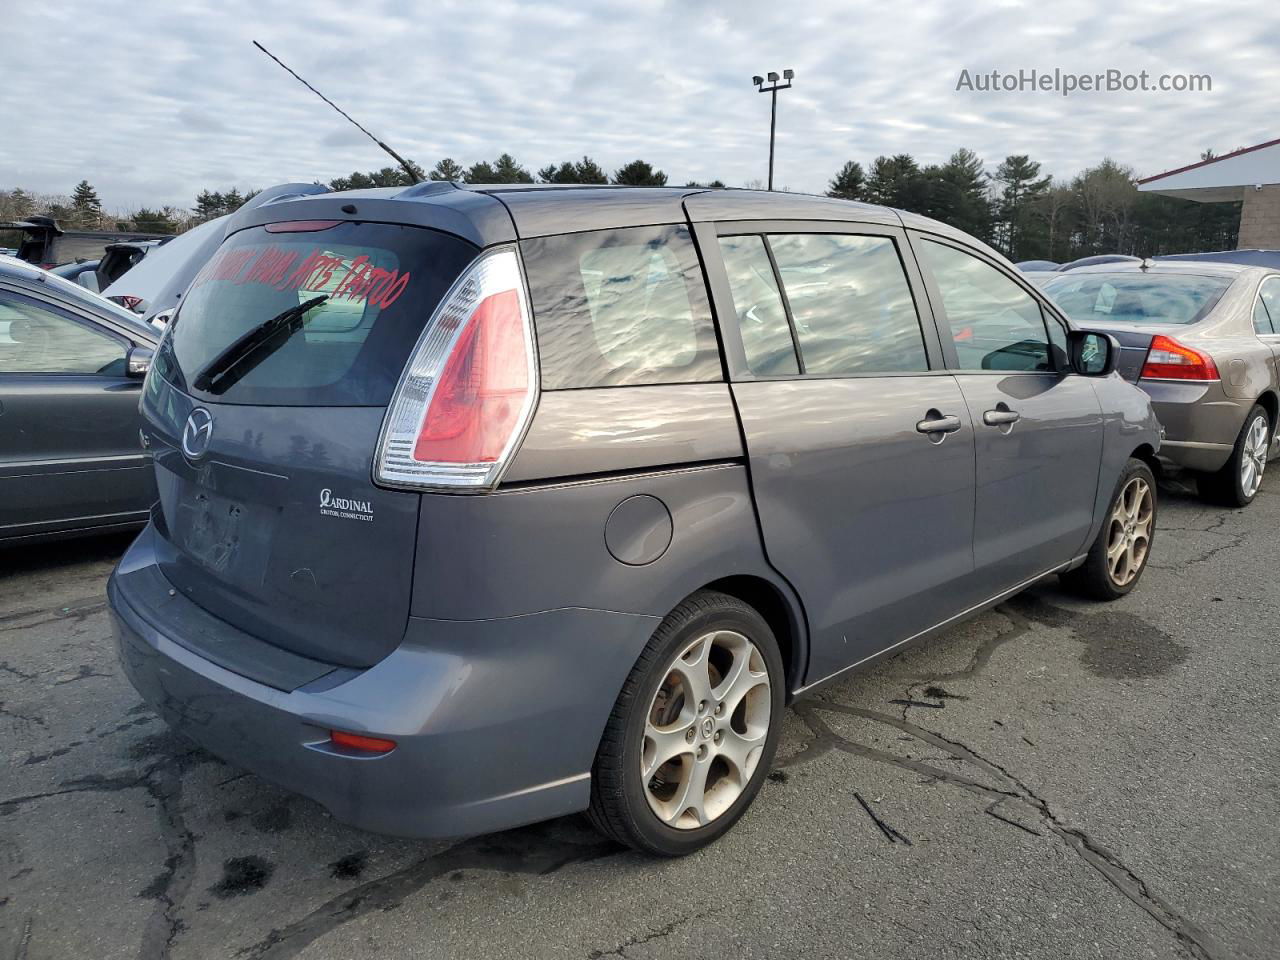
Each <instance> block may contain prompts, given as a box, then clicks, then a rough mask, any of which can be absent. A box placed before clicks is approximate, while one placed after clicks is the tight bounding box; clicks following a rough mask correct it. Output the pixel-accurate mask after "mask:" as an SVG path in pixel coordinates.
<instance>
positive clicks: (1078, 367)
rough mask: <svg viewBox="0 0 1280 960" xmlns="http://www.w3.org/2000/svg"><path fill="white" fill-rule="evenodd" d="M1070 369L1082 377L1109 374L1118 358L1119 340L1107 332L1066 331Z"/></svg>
mask: <svg viewBox="0 0 1280 960" xmlns="http://www.w3.org/2000/svg"><path fill="white" fill-rule="evenodd" d="M1067 350H1068V351H1069V353H1070V356H1071V369H1072V370H1074V371H1075V372H1076V373H1078V374H1080V376H1082V377H1105V376H1109V375H1110V374H1111V372H1112V371H1114V370H1115V368H1116V363H1117V362H1118V361H1119V359H1120V341H1119V340H1117V339H1116V338H1115V337H1113V336H1111V335H1110V334H1109V333H1098V332H1096V331H1093V330H1072V331H1070V332H1068V333H1067Z"/></svg>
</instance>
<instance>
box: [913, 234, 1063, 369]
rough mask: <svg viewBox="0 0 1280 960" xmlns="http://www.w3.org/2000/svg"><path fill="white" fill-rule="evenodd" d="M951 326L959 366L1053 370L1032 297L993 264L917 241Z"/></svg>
mask: <svg viewBox="0 0 1280 960" xmlns="http://www.w3.org/2000/svg"><path fill="white" fill-rule="evenodd" d="M920 249H921V256H922V258H923V259H924V261H925V263H926V264H927V265H928V267H929V270H930V271H931V272H932V273H933V277H934V280H935V282H936V283H937V284H938V291H939V292H940V293H941V294H942V305H943V307H944V309H945V310H946V314H947V322H948V324H949V326H950V327H951V338H952V341H953V342H954V343H955V347H956V356H957V359H958V360H959V368H958V369H960V370H1017V371H1040V370H1052V369H1053V361H1052V360H1051V359H1050V354H1049V335H1048V333H1047V332H1046V330H1045V325H1044V316H1043V315H1042V314H1041V312H1040V304H1039V303H1037V302H1036V299H1035V298H1034V297H1033V296H1031V294H1029V293H1027V291H1025V290H1023V289H1022V287H1020V286H1018V284H1016V283H1014V282H1013V281H1012V280H1010V279H1009V278H1008V277H1006V276H1005V275H1004V274H1003V273H1001V272H1000V271H999V270H997V269H996V268H995V267H993V266H991V265H990V264H988V263H985V262H984V261H982V260H979V259H978V258H977V257H975V256H972V255H971V254H968V253H965V252H964V251H962V250H957V249H956V248H955V247H949V246H946V245H944V244H941V243H934V242H933V241H932V240H925V241H924V242H923V243H921V244H920Z"/></svg>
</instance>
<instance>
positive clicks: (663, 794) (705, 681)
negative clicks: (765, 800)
mask: <svg viewBox="0 0 1280 960" xmlns="http://www.w3.org/2000/svg"><path fill="white" fill-rule="evenodd" d="M771 710H772V700H771V697H770V677H769V669H768V666H767V665H766V663H765V659H764V657H763V656H762V655H761V653H760V650H759V649H758V648H757V647H756V645H755V644H754V643H752V642H751V641H750V640H748V639H747V638H746V637H745V636H743V635H742V634H741V633H738V632H736V631H733V630H716V631H713V632H711V633H706V634H703V635H702V636H700V637H698V638H697V639H696V640H694V641H693V642H692V643H690V644H688V645H687V646H686V647H685V648H684V649H683V650H682V651H681V652H680V653H679V654H678V655H677V656H676V657H675V658H674V659H673V660H672V661H671V663H670V665H669V666H668V667H667V671H666V676H665V677H664V678H663V681H662V683H661V684H660V685H659V686H658V689H657V691H656V692H655V693H654V696H653V701H652V702H651V703H650V704H649V710H648V712H647V713H646V715H645V725H644V744H643V748H642V749H641V751H640V776H641V779H642V781H643V783H644V790H645V798H646V799H647V800H648V802H649V809H650V810H652V811H653V813H654V815H655V816H657V817H658V819H659V820H661V821H662V822H663V823H665V824H666V825H667V826H670V827H674V828H676V829H679V830H693V829H696V828H698V827H704V826H706V825H707V824H709V823H711V822H712V821H713V820H715V819H716V818H717V817H719V816H721V815H723V814H724V813H725V811H727V810H728V809H729V808H730V807H731V806H733V803H734V801H735V800H737V799H738V797H740V796H741V795H742V792H743V790H745V789H746V787H747V784H748V783H749V782H750V780H751V776H752V774H753V773H754V772H755V770H756V767H757V766H758V764H759V761H760V756H761V754H762V752H763V750H764V747H765V742H766V740H767V739H768V736H769V717H770V712H771Z"/></svg>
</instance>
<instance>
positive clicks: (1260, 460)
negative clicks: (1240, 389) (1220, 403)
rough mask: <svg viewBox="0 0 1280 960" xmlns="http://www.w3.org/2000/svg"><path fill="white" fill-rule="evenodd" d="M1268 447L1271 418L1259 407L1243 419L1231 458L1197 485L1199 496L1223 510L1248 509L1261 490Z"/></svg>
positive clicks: (1203, 477) (1256, 405)
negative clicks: (1221, 507)
mask: <svg viewBox="0 0 1280 960" xmlns="http://www.w3.org/2000/svg"><path fill="white" fill-rule="evenodd" d="M1270 444H1271V417H1270V416H1269V415H1268V414H1267V411H1266V410H1264V409H1263V408H1262V407H1261V406H1259V405H1258V404H1256V403H1255V404H1254V405H1253V409H1251V410H1250V411H1249V415H1248V416H1247V417H1245V418H1244V426H1243V427H1241V428H1240V435H1239V436H1237V437H1236V443H1235V446H1234V447H1233V448H1232V450H1231V458H1230V459H1229V460H1227V462H1226V465H1225V466H1224V467H1223V468H1222V469H1221V470H1219V471H1218V472H1217V473H1210V474H1205V475H1203V476H1201V477H1200V478H1199V480H1197V481H1196V485H1197V487H1198V488H1199V490H1200V495H1201V496H1202V497H1203V498H1204V499H1206V500H1208V501H1209V502H1210V503H1218V504H1222V505H1223V506H1226V507H1247V506H1248V505H1249V504H1251V503H1253V498H1254V497H1256V496H1257V495H1258V490H1259V489H1260V488H1261V487H1262V474H1263V471H1265V470H1266V469H1267V448H1268V447H1269V446H1270Z"/></svg>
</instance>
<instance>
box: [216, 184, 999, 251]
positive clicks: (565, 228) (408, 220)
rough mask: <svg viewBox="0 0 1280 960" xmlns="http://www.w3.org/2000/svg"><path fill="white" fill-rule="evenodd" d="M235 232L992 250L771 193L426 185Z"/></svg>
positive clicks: (930, 223)
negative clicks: (677, 236)
mask: <svg viewBox="0 0 1280 960" xmlns="http://www.w3.org/2000/svg"><path fill="white" fill-rule="evenodd" d="M233 216H234V217H235V221H234V222H233V223H232V224H231V225H230V226H229V228H228V233H231V232H232V231H235V230H240V229H243V228H244V227H248V226H258V225H261V224H265V223H272V222H276V221H281V220H307V219H317V220H327V219H338V220H345V219H359V220H374V221H380V222H388V223H404V224H411V225H415V226H425V227H432V228H435V229H441V230H448V231H450V232H452V233H455V234H457V235H459V236H462V237H464V238H465V239H468V240H470V241H471V242H473V243H475V244H476V245H477V246H481V247H485V246H490V245H492V244H496V243H508V242H511V241H513V240H524V239H531V238H536V237H544V236H550V235H553V234H561V233H573V232H581V231H587V230H601V229H611V228H619V227H636V226H649V225H658V224H669V223H680V222H683V221H684V220H685V219H686V217H687V218H688V219H689V220H692V221H693V222H694V223H699V222H707V221H733V220H743V221H746V220H753V221H761V220H774V221H785V220H795V221H803V220H808V221H835V222H850V223H874V224H887V225H890V226H894V227H911V228H913V229H917V230H923V231H926V232H929V233H934V234H938V235H941V236H945V237H951V238H953V239H957V240H962V241H963V242H965V243H966V244H969V245H970V246H976V247H978V248H980V249H982V250H984V251H986V252H987V253H988V254H990V255H992V256H995V257H998V258H1000V259H1003V257H1001V256H1000V254H998V253H996V251H994V250H992V249H991V248H990V247H988V246H986V245H985V244H983V243H981V241H978V240H975V239H974V238H973V237H971V236H969V235H968V234H966V233H964V232H963V231H960V230H956V229H955V228H953V227H949V226H947V225H946V224H943V223H940V222H939V221H937V220H931V219H929V218H928V217H923V216H920V215H919V214H915V213H909V212H907V211H903V210H894V209H891V208H889V207H881V206H876V205H874V204H869V203H858V202H855V201H850V200H838V199H835V198H832V197H821V196H813V195H810V194H803V193H787V192H782V191H766V190H737V189H707V188H702V187H630V186H615V185H605V184H600V185H587V184H525V183H517V184H473V183H455V182H453V181H445V180H441V181H427V182H424V183H417V184H414V185H413V186H409V187H373V188H369V189H363V190H344V191H340V192H335V193H317V194H309V195H305V196H303V195H285V196H281V197H278V198H275V199H272V200H269V201H268V202H266V203H263V204H261V205H260V206H258V207H256V208H254V209H253V210H246V211H242V212H240V213H237V214H235V215H233Z"/></svg>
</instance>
